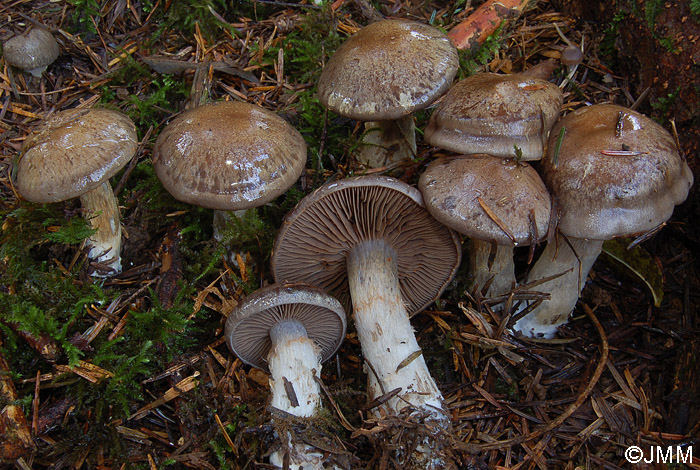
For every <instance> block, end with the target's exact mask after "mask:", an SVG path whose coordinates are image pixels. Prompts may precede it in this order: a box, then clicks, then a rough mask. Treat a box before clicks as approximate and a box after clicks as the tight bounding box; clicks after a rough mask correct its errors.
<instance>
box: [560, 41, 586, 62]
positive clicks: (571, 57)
mask: <svg viewBox="0 0 700 470" xmlns="http://www.w3.org/2000/svg"><path fill="white" fill-rule="evenodd" d="M559 61H560V62H561V63H562V64H564V65H567V66H568V65H577V64H580V63H581V62H583V52H581V49H580V48H579V47H577V46H573V45H570V46H566V47H565V48H564V50H562V51H561V56H560V58H559Z"/></svg>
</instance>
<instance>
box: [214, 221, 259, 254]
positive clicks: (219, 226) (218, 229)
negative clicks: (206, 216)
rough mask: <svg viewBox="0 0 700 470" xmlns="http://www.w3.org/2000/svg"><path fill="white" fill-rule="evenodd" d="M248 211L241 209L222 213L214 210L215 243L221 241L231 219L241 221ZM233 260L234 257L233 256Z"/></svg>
mask: <svg viewBox="0 0 700 470" xmlns="http://www.w3.org/2000/svg"><path fill="white" fill-rule="evenodd" d="M248 210H251V209H241V210H237V211H222V210H218V209H217V210H214V221H213V225H214V234H213V236H214V240H216V241H217V242H220V241H221V240H223V238H224V235H223V232H224V230H225V229H226V227H227V225H228V224H229V222H230V221H231V218H232V217H237V218H238V219H242V218H243V217H245V214H246V212H247V211H248ZM234 258H235V255H234Z"/></svg>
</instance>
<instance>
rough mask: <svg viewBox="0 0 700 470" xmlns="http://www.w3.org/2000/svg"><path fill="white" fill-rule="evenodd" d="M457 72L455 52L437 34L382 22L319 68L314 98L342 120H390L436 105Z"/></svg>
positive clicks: (364, 30) (419, 26) (423, 28)
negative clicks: (343, 118)
mask: <svg viewBox="0 0 700 470" xmlns="http://www.w3.org/2000/svg"><path fill="white" fill-rule="evenodd" d="M458 68H459V57H458V56H457V50H456V49H455V47H454V46H453V45H452V42H450V40H449V38H448V37H447V36H446V35H445V34H443V33H442V32H441V31H440V30H438V29H436V28H434V27H432V26H429V25H426V24H423V23H417V22H413V21H406V20H383V21H378V22H376V23H372V24H370V25H368V26H365V27H364V28H362V29H361V30H360V31H358V32H357V33H356V34H355V35H354V36H352V37H351V38H349V39H348V40H347V41H345V43H343V44H342V45H341V46H340V47H339V48H338V50H337V51H336V52H335V53H334V54H333V56H332V57H331V58H330V60H329V61H328V63H327V64H326V65H325V66H324V68H323V72H322V73H321V78H320V79H319V82H318V96H319V100H320V101H321V103H322V104H323V105H324V106H325V107H326V108H328V109H330V110H332V111H334V112H336V113H337V114H340V115H341V116H346V117H349V118H352V119H357V120H360V121H380V120H393V119H398V118H400V117H402V116H406V115H408V114H411V113H412V112H413V111H416V110H418V109H422V108H425V107H426V106H428V105H429V104H430V103H432V102H433V101H434V100H436V99H437V98H438V97H439V96H440V95H442V94H443V93H444V92H445V91H446V90H447V88H448V87H449V86H450V84H451V83H452V80H453V79H454V77H455V75H456V74H457V69H458Z"/></svg>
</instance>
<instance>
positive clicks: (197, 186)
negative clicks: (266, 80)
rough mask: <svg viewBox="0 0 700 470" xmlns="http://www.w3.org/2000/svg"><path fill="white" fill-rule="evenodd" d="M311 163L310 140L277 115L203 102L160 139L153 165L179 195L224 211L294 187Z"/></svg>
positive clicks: (172, 124) (231, 104) (240, 105)
mask: <svg viewBox="0 0 700 470" xmlns="http://www.w3.org/2000/svg"><path fill="white" fill-rule="evenodd" d="M305 164H306V143H305V142H304V139H303V137H302V136H301V134H299V132H298V131H297V130H296V129H294V128H293V127H292V126H290V125H289V124H288V123H287V122H286V121H285V120H284V119H282V118H281V117H279V116H277V115H276V114H274V113H272V112H270V111H268V110H266V109H264V108H261V107H259V106H255V105H252V104H248V103H242V102H238V101H222V102H218V103H212V104H206V105H202V106H198V107H196V108H193V109H191V110H189V111H185V112H184V113H182V114H180V115H179V116H178V117H176V118H175V119H173V120H172V121H171V122H170V123H169V124H168V125H167V126H166V127H165V129H163V131H162V132H161V133H160V135H159V136H158V139H156V143H155V146H154V149H153V166H154V168H155V170H156V174H157V175H158V178H159V179H160V181H161V182H162V183H163V186H165V188H166V189H167V190H168V191H169V192H170V194H172V195H173V196H174V197H175V198H176V199H178V200H180V201H182V202H185V203H188V204H192V205H196V206H200V207H206V208H209V209H219V210H224V211H232V210H242V209H250V208H252V207H257V206H261V205H263V204H265V203H267V202H269V201H271V200H273V199H275V198H276V197H278V196H280V195H281V194H283V193H284V192H285V191H286V190H287V189H289V187H291V186H292V185H293V184H294V183H295V182H296V181H297V179H299V176H300V175H301V172H302V171H303V169H304V166H305Z"/></svg>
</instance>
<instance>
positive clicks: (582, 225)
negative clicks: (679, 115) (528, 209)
mask: <svg viewBox="0 0 700 470" xmlns="http://www.w3.org/2000/svg"><path fill="white" fill-rule="evenodd" d="M562 128H564V129H565V134H564V137H563V139H562V141H561V147H560V149H559V152H558V156H557V155H555V153H556V149H555V147H556V141H557V140H558V136H559V133H560V130H561V129H562ZM542 179H543V180H544V182H545V184H546V185H547V187H548V188H549V190H550V191H551V192H552V194H553V195H554V196H555V197H556V198H557V202H558V204H559V208H560V210H561V216H560V217H561V218H560V220H559V229H560V230H561V232H562V233H564V234H565V235H568V236H571V237H575V238H590V239H595V240H607V239H611V238H614V237H621V236H628V235H633V234H636V233H641V232H646V231H648V230H651V229H653V228H655V227H657V226H658V225H660V224H662V223H663V222H665V221H666V220H668V219H669V218H670V217H671V214H672V213H673V208H674V206H675V205H676V204H680V203H682V202H683V201H685V199H686V197H687V196H688V191H689V189H690V187H691V186H692V185H693V174H692V172H691V170H690V168H689V167H688V165H687V164H686V162H685V161H684V160H683V159H681V157H680V155H679V153H678V149H677V147H676V143H675V141H674V140H673V137H672V136H671V134H670V133H669V132H668V131H666V130H665V129H664V128H663V127H661V126H660V125H659V124H657V123H656V122H654V121H653V120H651V119H650V118H648V117H646V116H644V115H643V114H640V113H638V112H636V111H632V110H631V109H628V108H624V107H622V106H617V105H613V104H597V105H593V106H588V107H584V108H580V109H578V110H576V111H574V112H572V113H569V114H567V115H566V116H565V117H563V118H562V119H561V120H560V121H559V122H558V123H557V124H556V126H554V129H552V134H551V136H550V142H549V146H548V149H547V155H546V156H545V158H544V159H543V160H542Z"/></svg>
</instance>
